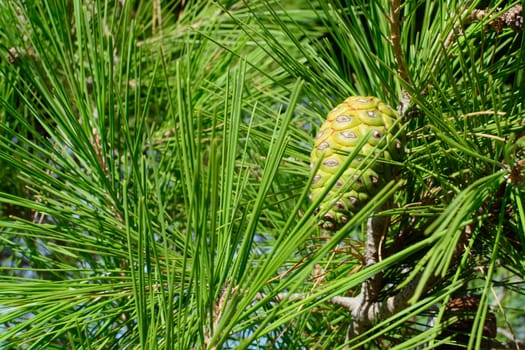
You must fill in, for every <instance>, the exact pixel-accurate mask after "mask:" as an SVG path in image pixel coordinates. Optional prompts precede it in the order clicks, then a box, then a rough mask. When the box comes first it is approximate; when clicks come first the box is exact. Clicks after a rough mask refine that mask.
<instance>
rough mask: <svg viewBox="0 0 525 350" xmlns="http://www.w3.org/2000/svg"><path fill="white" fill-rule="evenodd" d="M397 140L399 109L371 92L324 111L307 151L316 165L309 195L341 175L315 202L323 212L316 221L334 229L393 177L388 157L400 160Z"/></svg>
mask: <svg viewBox="0 0 525 350" xmlns="http://www.w3.org/2000/svg"><path fill="white" fill-rule="evenodd" d="M402 140H403V134H402V132H401V131H400V125H399V114H398V113H397V112H396V111H395V110H394V109H392V108H391V107H390V106H388V105H386V104H385V103H384V102H382V101H381V100H379V99H378V98H376V97H371V96H368V97H363V96H354V97H349V98H348V99H346V100H345V101H344V102H343V103H342V104H340V105H338V106H337V107H335V108H334V109H333V110H332V111H331V112H330V113H328V117H327V120H326V121H325V122H324V124H323V125H322V126H321V129H320V130H319V133H318V134H317V136H316V138H315V144H314V148H313V151H312V154H311V169H312V171H314V170H315V169H317V172H316V174H315V176H314V179H313V182H312V188H311V198H312V200H313V201H315V200H316V199H318V198H319V197H320V196H321V195H322V194H323V192H324V191H325V187H326V186H327V185H328V184H330V181H331V180H332V179H333V178H334V177H335V176H336V175H337V174H338V173H339V174H341V173H340V172H341V171H342V174H341V176H340V177H339V178H338V179H337V180H336V182H335V185H334V186H333V187H332V188H331V189H330V190H329V191H328V193H327V195H326V196H325V197H324V199H323V200H322V201H321V203H320V206H319V208H318V210H320V211H321V212H322V213H324V214H323V216H322V219H321V221H320V222H319V226H321V227H322V228H324V229H326V230H330V231H335V230H338V229H339V228H340V227H341V226H343V225H344V224H345V223H347V222H348V220H349V219H350V217H351V216H352V215H353V214H354V213H356V212H358V211H359V210H360V209H361V208H362V207H363V206H364V205H365V204H366V203H367V202H368V201H369V200H370V199H372V198H373V196H374V195H375V194H376V193H377V192H378V191H379V190H380V189H381V188H382V186H384V184H385V183H387V182H388V181H390V180H391V179H392V178H393V176H395V173H396V171H395V166H394V165H393V164H392V162H391V161H392V160H401V159H402V157H403V154H404V153H403V142H402ZM359 145H362V147H360V149H357V147H358V146H359ZM354 152H355V153H356V154H355V156H353V157H352V158H353V159H352V160H351V161H349V160H348V157H349V156H351V155H353V153H354ZM320 161H321V162H322V163H321V164H320V165H319V166H317V163H318V162H320ZM346 164H348V165H347V167H346V169H345V170H341V167H342V166H345V165H346Z"/></svg>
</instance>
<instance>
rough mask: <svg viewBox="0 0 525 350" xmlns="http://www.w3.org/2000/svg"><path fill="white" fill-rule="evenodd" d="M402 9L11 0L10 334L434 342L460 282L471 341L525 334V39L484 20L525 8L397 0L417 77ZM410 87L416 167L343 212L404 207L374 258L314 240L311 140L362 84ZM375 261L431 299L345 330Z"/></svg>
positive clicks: (5, 146) (392, 93)
mask: <svg viewBox="0 0 525 350" xmlns="http://www.w3.org/2000/svg"><path fill="white" fill-rule="evenodd" d="M391 3H393V1H387V0H374V1H360V0H351V1H350V0H348V1H346V2H345V1H319V2H316V1H309V2H302V1H293V0H289V1H273V0H257V1H246V2H240V1H239V2H236V1H221V2H213V1H208V2H203V1H198V2H197V1H161V0H156V1H151V2H144V1H142V2H141V1H135V2H133V1H116V0H115V1H95V0H93V1H91V0H90V1H80V0H70V1H45V2H38V1H35V2H32V1H8V2H2V3H1V4H0V23H1V25H2V27H3V28H10V29H9V30H5V31H3V32H2V35H1V36H0V42H1V45H0V47H1V50H0V51H1V52H0V56H1V58H2V59H1V60H0V79H1V80H2V84H1V85H0V118H1V120H0V169H1V170H0V176H1V179H2V184H1V185H0V191H1V193H0V230H1V235H0V242H1V246H0V248H1V264H0V269H1V273H0V311H1V312H0V347H1V348H5V349H43V348H45V349H207V348H209V349H212V348H215V349H217V348H220V349H227V348H240V349H259V348H288V349H295V348H298V349H301V348H304V349H310V348H319V349H334V348H343V347H345V346H348V348H358V347H359V346H361V345H365V347H366V348H370V349H378V348H393V349H415V348H417V347H422V348H437V346H438V345H439V344H447V342H449V343H450V342H453V341H454V340H453V338H454V335H446V331H447V325H448V324H449V323H450V322H452V321H451V318H450V315H449V314H447V303H449V301H450V300H452V299H454V298H456V297H458V296H467V295H475V296H477V297H479V308H477V310H476V311H475V312H474V315H473V316H472V319H473V324H472V325H471V326H470V327H469V328H468V329H466V330H464V332H466V333H468V334H469V337H468V338H469V341H468V344H467V345H466V346H468V348H470V349H480V348H482V347H483V343H482V341H483V339H482V338H483V337H482V335H483V326H484V320H485V319H486V318H487V315H490V314H494V315H495V317H496V318H497V324H498V327H499V328H500V329H501V330H502V331H503V332H502V334H500V335H498V337H497V338H496V340H497V341H498V342H501V343H506V342H509V341H510V340H512V339H510V338H509V336H507V334H514V336H515V337H516V339H519V338H520V337H521V338H523V336H524V334H525V329H523V325H522V322H521V320H520V317H522V316H521V315H520V314H519V312H517V310H519V309H520V308H521V304H520V302H521V301H522V300H523V294H524V293H525V286H524V284H523V276H524V275H525V264H524V261H523V255H524V253H525V248H524V247H525V234H524V227H525V209H524V205H523V198H524V196H523V186H522V185H523V167H524V161H525V158H524V151H523V149H524V147H523V146H524V142H523V138H522V136H523V135H524V130H525V127H524V125H525V124H524V112H523V103H522V100H523V97H524V96H525V86H524V79H523V78H524V75H523V70H524V61H525V55H524V54H523V51H522V49H521V47H522V41H523V35H522V34H521V33H516V32H514V31H512V30H510V29H506V28H504V29H502V30H501V31H497V30H494V29H493V28H492V27H491V26H490V23H491V20H492V19H491V18H492V17H491V16H492V15H494V16H495V15H497V10H496V9H497V8H498V7H502V10H501V11H505V10H506V9H508V8H510V7H511V6H513V5H515V4H516V3H517V2H516V1H514V2H510V3H509V4H504V3H503V2H501V1H492V2H490V3H487V2H483V4H481V3H480V1H471V2H469V5H468V7H467V6H466V5H465V4H464V2H463V1H432V0H428V1H415V0H413V1H412V0H409V1H404V2H403V3H402V5H401V7H400V9H399V10H400V13H401V16H402V21H401V26H400V36H399V42H400V44H401V50H402V54H403V61H404V62H403V65H404V66H405V67H406V71H407V74H408V78H409V79H406V77H405V76H404V75H403V73H402V71H401V70H400V69H399V65H398V62H400V59H399V57H396V51H395V48H394V41H393V40H392V38H391V31H392V27H393V26H395V21H393V18H392V17H391ZM485 7H488V8H489V9H493V11H494V12H493V13H491V15H487V16H486V17H484V18H481V19H480V20H477V21H473V22H468V21H466V19H467V18H468V15H469V14H470V13H471V12H472V10H473V9H475V8H478V9H480V8H485ZM403 91H406V92H407V94H408V96H409V98H410V102H411V103H410V105H409V106H408V110H407V112H406V113H405V114H404V127H405V130H406V131H407V136H408V144H407V159H406V161H405V163H404V169H403V171H402V175H401V178H400V179H399V181H397V182H390V183H388V184H387V185H386V186H385V187H384V188H383V189H382V190H381V191H380V192H379V193H378V195H377V196H375V197H374V200H372V201H370V202H369V203H368V205H366V206H365V207H364V208H363V209H362V210H360V211H359V212H358V213H356V215H355V216H353V217H352V219H351V221H350V222H349V223H348V224H347V226H346V227H347V228H348V229H349V230H350V229H351V230H354V232H355V233H357V235H360V234H361V233H362V226H363V225H364V223H365V222H366V219H367V218H368V217H369V216H370V215H371V213H372V212H374V211H376V210H378V209H379V208H380V207H381V205H382V204H383V203H384V202H385V201H392V202H393V203H394V206H393V208H392V209H389V210H388V212H386V214H389V215H391V217H392V224H391V226H390V228H389V233H388V236H387V238H386V239H385V242H384V243H383V244H384V248H385V249H384V256H383V259H382V260H381V261H380V262H379V263H377V264H374V265H372V266H368V267H366V268H365V267H364V266H363V261H364V258H363V256H362V255H363V253H364V250H363V242H362V241H354V240H352V239H350V238H349V232H348V231H347V230H340V231H338V232H337V233H335V234H333V235H329V236H327V235H324V234H320V233H319V230H318V228H317V226H316V222H317V221H318V218H316V217H315V215H314V210H315V207H316V203H311V202H310V201H309V200H308V194H309V186H310V183H311V181H312V179H311V176H309V170H308V169H309V168H308V166H309V155H310V152H311V147H312V144H313V137H314V135H315V134H316V132H317V129H318V127H319V125H320V124H321V122H322V121H323V120H324V118H325V115H326V113H327V111H329V110H330V109H331V108H332V107H333V106H335V105H336V104H338V103H340V102H342V101H343V100H344V99H345V98H346V97H348V96H350V95H368V94H370V95H374V96H377V97H379V98H381V99H383V100H385V101H388V103H389V104H390V105H392V106H397V105H399V104H400V102H399V101H400V99H401V98H402V97H403ZM378 272H383V273H384V276H383V280H384V288H383V289H382V290H381V293H380V295H379V298H381V299H382V300H384V299H387V298H388V297H390V296H393V295H396V293H398V292H399V290H400V289H401V288H402V287H403V286H406V285H408V284H409V283H410V281H413V280H417V279H420V280H421V281H420V283H419V288H418V289H417V290H416V295H415V296H414V297H413V298H412V299H411V303H409V304H407V305H406V307H405V308H403V310H401V311H400V312H398V313H395V314H394V315H392V316H389V317H387V318H386V319H383V320H378V321H377V322H376V323H374V324H373V325H371V327H370V329H369V330H368V331H367V332H365V333H363V334H361V335H359V336H357V337H356V338H354V339H351V340H350V339H346V332H347V329H348V327H349V325H350V323H351V322H350V320H351V315H350V313H349V312H348V311H347V310H344V309H343V308H341V307H340V306H337V305H333V304H332V303H331V302H330V301H331V298H332V297H334V296H353V295H357V294H358V293H359V289H360V287H361V283H362V282H363V281H365V280H367V279H369V278H371V277H372V276H374V275H375V274H377V273H378ZM425 281H426V282H429V283H430V284H431V288H427V287H426V286H425V283H424V282H425ZM430 321H432V322H433V324H434V326H433V327H430V326H429V324H430Z"/></svg>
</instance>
